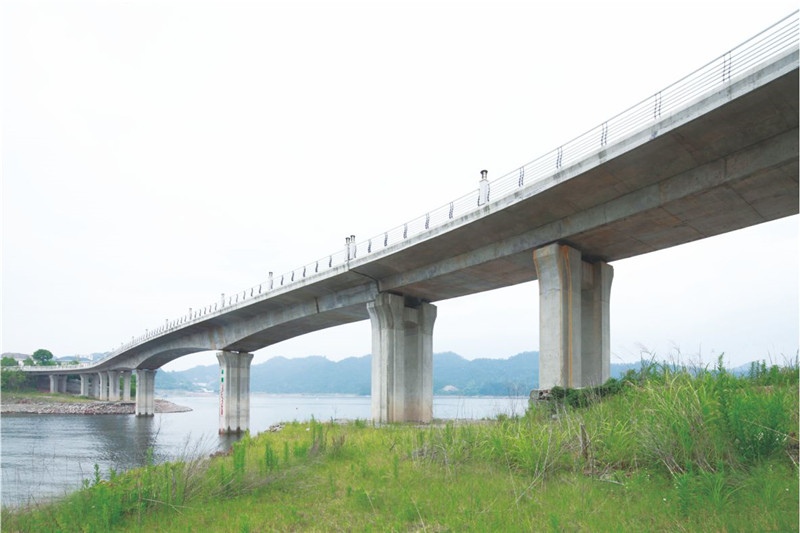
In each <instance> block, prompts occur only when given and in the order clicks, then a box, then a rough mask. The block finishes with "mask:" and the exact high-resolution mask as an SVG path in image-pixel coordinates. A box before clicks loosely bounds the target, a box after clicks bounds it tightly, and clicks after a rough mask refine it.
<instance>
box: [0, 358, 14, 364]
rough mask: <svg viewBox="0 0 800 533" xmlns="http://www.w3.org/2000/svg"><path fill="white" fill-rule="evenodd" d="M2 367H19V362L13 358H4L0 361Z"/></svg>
mask: <svg viewBox="0 0 800 533" xmlns="http://www.w3.org/2000/svg"><path fill="white" fill-rule="evenodd" d="M0 366H17V360H16V359H14V358H13V357H3V359H2V360H0Z"/></svg>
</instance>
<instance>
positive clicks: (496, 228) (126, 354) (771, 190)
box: [24, 12, 798, 432]
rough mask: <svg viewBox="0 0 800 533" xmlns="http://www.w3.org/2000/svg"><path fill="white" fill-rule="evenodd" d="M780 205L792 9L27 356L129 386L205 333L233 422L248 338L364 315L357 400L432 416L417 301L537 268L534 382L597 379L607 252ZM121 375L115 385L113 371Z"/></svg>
mask: <svg viewBox="0 0 800 533" xmlns="http://www.w3.org/2000/svg"><path fill="white" fill-rule="evenodd" d="M796 213H798V14H797V12H795V13H794V14H792V15H791V16H789V17H787V18H786V19H784V20H783V21H781V22H779V23H778V24H776V25H775V26H773V27H771V28H769V29H768V30H766V31H765V32H763V33H761V34H759V35H757V36H756V37H754V38H752V39H750V40H749V41H747V42H745V43H743V44H742V45H740V46H739V47H737V48H735V49H733V50H731V51H730V52H727V53H726V54H724V55H723V56H721V57H720V58H718V59H716V60H715V61H712V62H711V63H709V64H708V65H706V66H705V67H703V68H702V69H700V70H698V71H696V72H694V73H692V74H690V75H689V76H687V77H685V78H683V79H682V80H680V81H679V82H677V83H675V84H673V85H671V86H670V87H668V88H666V89H664V90H662V91H660V92H658V93H657V94H655V95H653V96H652V97H650V98H648V99H646V100H644V101H643V102H640V103H639V104H637V105H636V106H634V107H632V108H630V109H629V110H627V111H625V112H624V113H622V114H620V115H617V116H616V117H613V118H611V119H609V120H608V121H607V122H604V123H603V124H601V125H599V126H598V127H597V128H595V129H593V130H591V131H589V132H587V133H586V134H584V135H582V136H580V137H578V138H576V139H575V140H573V141H571V142H570V143H568V144H565V145H563V146H561V147H559V148H558V149H556V150H554V151H553V152H550V153H548V154H545V155H544V156H542V157H540V158H538V159H536V160H534V161H532V162H531V163H529V164H527V165H524V166H523V167H520V168H519V169H517V170H515V171H513V172H511V173H509V174H506V175H504V176H502V177H500V178H498V179H496V180H493V181H489V179H488V176H487V173H486V172H485V171H484V172H483V173H482V177H481V179H480V181H479V187H478V189H477V190H475V191H473V192H471V193H470V194H467V195H465V196H463V197H461V198H459V199H457V200H454V201H453V202H450V203H448V204H445V205H444V206H442V207H440V208H438V209H435V210H432V211H430V212H428V213H426V214H424V215H422V216H421V217H418V218H416V219H414V220H412V221H410V222H408V223H406V224H403V225H402V226H398V227H396V228H394V229H392V230H390V231H387V232H385V233H383V234H381V235H377V236H375V237H373V238H371V239H366V240H360V241H359V240H357V239H356V238H355V236H351V237H348V238H347V239H346V242H345V247H344V249H342V250H340V251H338V252H336V253H334V254H331V255H329V256H326V257H324V258H322V259H320V260H318V261H315V262H313V263H309V264H307V265H304V266H302V267H300V268H298V269H295V270H293V271H291V272H288V273H285V274H282V275H279V276H277V275H272V274H271V273H270V275H269V278H268V279H267V280H265V281H264V282H263V283H261V284H259V285H256V286H253V287H250V288H248V289H246V290H244V291H242V292H240V293H237V294H234V295H228V296H226V295H224V294H223V295H222V296H221V297H220V298H219V299H218V300H217V301H216V302H213V303H211V304H210V305H208V306H206V307H204V308H202V309H194V310H192V309H190V311H189V313H188V314H187V315H186V316H184V317H180V318H178V319H176V320H174V321H167V322H165V323H164V324H162V325H159V326H158V327H156V328H154V329H152V330H148V331H147V332H146V333H145V334H144V335H142V336H140V337H138V338H133V339H132V340H131V342H129V343H127V344H125V345H124V346H122V347H121V348H120V349H118V350H116V351H115V352H113V353H111V354H110V355H109V356H108V357H106V358H105V359H103V360H101V361H98V362H95V363H91V364H83V365H77V366H75V365H72V366H68V367H28V368H25V369H24V370H25V371H27V372H38V373H44V374H48V375H50V376H51V377H50V379H51V390H53V391H57V390H61V389H64V387H65V379H66V378H65V376H66V375H68V374H69V375H75V374H77V375H79V376H80V379H81V393H82V394H84V395H90V394H91V395H94V396H97V397H99V398H102V399H109V400H119V399H129V398H130V375H131V372H136V375H137V388H136V413H137V415H152V414H153V388H154V379H155V373H156V370H157V369H158V368H160V367H161V366H162V365H164V364H166V363H168V362H170V361H172V360H174V359H177V358H179V357H182V356H184V355H187V354H190V353H194V352H199V351H207V350H216V351H217V352H218V353H217V357H218V359H219V363H220V431H221V432H232V431H241V430H244V429H246V428H248V426H249V381H250V379H249V371H250V362H251V360H252V358H253V355H252V352H253V351H255V350H258V349H260V348H263V347H265V346H269V345H272V344H275V343H278V342H280V341H283V340H286V339H290V338H292V337H296V336H298V335H303V334H305V333H309V332H312V331H317V330H321V329H324V328H329V327H332V326H336V325H340V324H345V323H349V322H355V321H359V320H366V319H369V320H370V321H371V324H372V354H373V358H372V418H373V420H375V421H378V422H394V421H412V420H413V421H421V422H428V421H430V420H431V418H432V405H433V404H432V398H433V384H432V383H433V381H432V336H433V331H434V323H435V320H436V307H435V305H434V303H435V302H437V301H439V300H445V299H448V298H454V297H458V296H463V295H468V294H473V293H477V292H482V291H488V290H492V289H496V288H500V287H505V286H509V285H514V284H517V283H523V282H526V281H531V280H534V279H538V280H539V303H540V324H539V328H540V347H539V351H540V363H539V364H540V372H539V375H540V388H542V389H549V388H551V387H553V386H555V385H563V386H571V387H582V386H587V385H592V384H599V383H602V382H604V381H605V380H607V379H608V377H609V369H610V339H609V335H610V326H609V324H610V319H611V317H610V316H609V301H610V295H611V285H612V280H613V268H612V266H611V265H610V264H609V263H611V262H613V261H616V260H619V259H624V258H626V257H631V256H635V255H638V254H643V253H648V252H652V251H655V250H660V249H664V248H668V247H671V246H676V245H679V244H683V243H687V242H690V241H694V240H698V239H703V238H705V237H710V236H713V235H718V234H721V233H725V232H728V231H733V230H737V229H740V228H745V227H748V226H751V225H755V224H759V223H761V222H765V221H769V220H774V219H777V218H781V217H785V216H789V215H793V214H796ZM121 381H122V383H123V387H122V390H120V388H119V386H120V382H121Z"/></svg>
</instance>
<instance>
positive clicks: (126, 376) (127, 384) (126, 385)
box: [122, 370, 131, 402]
mask: <svg viewBox="0 0 800 533" xmlns="http://www.w3.org/2000/svg"><path fill="white" fill-rule="evenodd" d="M122 401H123V402H129V401H131V371H130V370H123V371H122Z"/></svg>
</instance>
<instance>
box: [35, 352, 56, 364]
mask: <svg viewBox="0 0 800 533" xmlns="http://www.w3.org/2000/svg"><path fill="white" fill-rule="evenodd" d="M33 360H34V361H36V364H39V365H43V366H44V365H54V364H55V362H54V361H53V353H52V352H51V351H50V350H43V349H41V348H39V349H38V350H36V351H35V352H33Z"/></svg>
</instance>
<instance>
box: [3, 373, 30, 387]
mask: <svg viewBox="0 0 800 533" xmlns="http://www.w3.org/2000/svg"><path fill="white" fill-rule="evenodd" d="M0 388H2V389H3V390H4V391H20V390H26V389H28V390H30V389H35V388H36V376H31V375H30V374H28V373H26V372H19V371H16V370H3V371H2V372H0Z"/></svg>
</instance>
